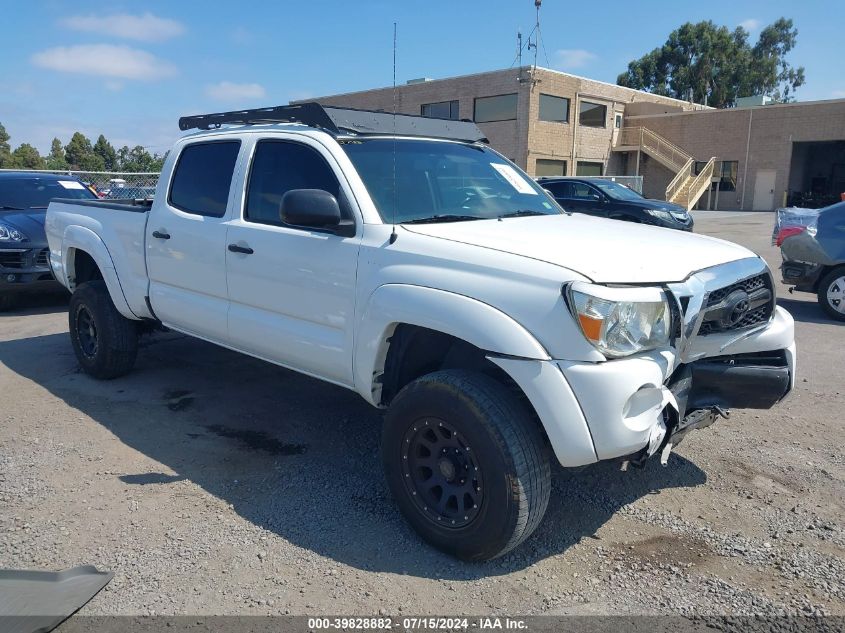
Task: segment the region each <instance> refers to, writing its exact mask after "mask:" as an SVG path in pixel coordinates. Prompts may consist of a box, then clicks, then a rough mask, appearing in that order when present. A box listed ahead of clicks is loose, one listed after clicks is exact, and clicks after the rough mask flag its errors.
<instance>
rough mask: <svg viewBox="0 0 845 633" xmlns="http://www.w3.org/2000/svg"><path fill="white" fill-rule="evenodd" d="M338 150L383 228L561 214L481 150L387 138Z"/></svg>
mask: <svg viewBox="0 0 845 633" xmlns="http://www.w3.org/2000/svg"><path fill="white" fill-rule="evenodd" d="M342 146H343V149H344V150H345V151H346V154H347V155H348V156H349V159H350V160H351V161H352V163H353V164H354V165H355V168H356V169H357V170H358V173H359V174H360V176H361V179H362V180H363V181H364V185H365V186H366V187H367V191H368V192H369V193H370V197H371V198H372V199H373V203H374V204H375V205H376V208H377V209H378V212H379V214H380V215H381V218H382V220H384V221H385V222H398V223H412V222H448V221H464V220H477V219H489V218H501V217H516V216H523V215H554V214H560V213H563V211H562V210H561V208H560V207H559V206H558V205H557V203H555V202H554V200H553V199H552V198H551V197H549V195H548V194H547V193H546V192H545V190H544V189H542V188H540V187H539V186H538V185H537V184H536V183H534V181H532V180H531V179H530V178H528V177H527V176H525V174H523V173H522V172H521V171H519V170H518V169H516V168H515V167H514V166H513V165H512V164H510V163H509V162H508V161H506V160H505V159H503V158H502V157H501V156H499V155H498V154H496V153H495V152H493V151H491V150H489V149H487V148H486V147H482V146H479V145H470V144H466V143H453V142H447V141H432V140H422V139H420V140H418V139H396V140H394V139H389V138H379V139H363V140H361V139H354V140H346V141H342Z"/></svg>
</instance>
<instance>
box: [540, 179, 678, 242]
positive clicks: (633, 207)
mask: <svg viewBox="0 0 845 633" xmlns="http://www.w3.org/2000/svg"><path fill="white" fill-rule="evenodd" d="M537 182H538V183H539V184H540V186H541V187H543V189H546V190H547V191H549V192H551V194H552V196H554V199H555V200H556V201H557V203H558V204H559V205H560V206H562V207H563V208H564V209H566V210H567V211H574V212H575V213H586V214H587V215H595V216H597V217H600V218H610V219H611V220H625V221H627V222H637V223H640V224H652V225H654V226H662V227H665V228H667V229H680V230H681V231H692V228H693V224H694V223H693V219H692V216H690V214H689V213H687V210H686V209H685V208H684V207H682V206H680V205H677V204H672V203H671V202H665V201H663V200H651V199H649V198H644V197H643V196H641V195H640V194H638V193H637V192H636V191H634V190H633V189H631V188H629V187H626V186H625V185H623V184H620V183H618V182H614V181H612V180H607V179H605V178H578V177H567V176H561V177H557V178H538V179H537Z"/></svg>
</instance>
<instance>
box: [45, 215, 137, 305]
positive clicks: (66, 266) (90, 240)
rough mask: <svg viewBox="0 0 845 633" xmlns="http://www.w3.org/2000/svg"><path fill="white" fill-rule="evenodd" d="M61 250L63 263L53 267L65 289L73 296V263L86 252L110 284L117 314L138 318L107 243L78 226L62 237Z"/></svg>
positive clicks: (108, 286) (70, 228)
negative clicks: (80, 253)
mask: <svg viewBox="0 0 845 633" xmlns="http://www.w3.org/2000/svg"><path fill="white" fill-rule="evenodd" d="M61 249H62V254H61V260H59V262H56V263H54V264H53V273H54V274H55V275H56V278H57V279H59V280H60V281H61V282H62V284H63V285H64V286H65V288H67V289H68V290H70V291H71V292H73V289H74V283H73V282H72V281H71V279H72V278H73V275H74V270H73V261H74V259H75V254H76V253H75V251H77V250H80V251H84V252H86V253H88V254H89V255H90V256H91V258H92V259H93V260H94V262H95V263H96V264H97V267H98V268H99V269H100V273H102V275H103V280H104V281H105V282H106V287H107V288H108V289H109V295H111V300H112V301H113V302H114V307H115V308H117V311H118V312H120V313H121V314H122V315H123V316H125V317H126V318H127V319H137V318H138V316H137V315H136V314H134V313H133V312H132V310H131V309H130V308H129V304H128V303H127V301H126V296H125V295H124V293H123V288H122V287H121V285H120V280H119V279H118V276H117V271H115V268H114V261H113V260H112V257H111V254H110V253H109V251H108V249H107V248H106V244H105V242H103V240H102V239H100V236H99V235H97V234H96V233H94V231H92V230H91V229H88V228H85V227H84V226H79V225H75V224H74V225H71V226H68V227H67V228H66V229H65V232H64V235H63V236H62V244H61Z"/></svg>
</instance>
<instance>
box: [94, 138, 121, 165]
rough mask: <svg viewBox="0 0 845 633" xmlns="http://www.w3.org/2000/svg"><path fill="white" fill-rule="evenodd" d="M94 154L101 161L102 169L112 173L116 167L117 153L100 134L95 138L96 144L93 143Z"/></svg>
mask: <svg viewBox="0 0 845 633" xmlns="http://www.w3.org/2000/svg"><path fill="white" fill-rule="evenodd" d="M94 153H95V154H96V155H97V156H99V157H100V158H102V159H103V167H104V168H105V169H107V170H109V171H112V170H114V169H115V167H116V166H117V152H115V150H114V147H112V144H111V143H109V142H108V141H107V140H106V137H105V136H103V135H102V134H100V136H99V137H98V138H97V142H96V143H94Z"/></svg>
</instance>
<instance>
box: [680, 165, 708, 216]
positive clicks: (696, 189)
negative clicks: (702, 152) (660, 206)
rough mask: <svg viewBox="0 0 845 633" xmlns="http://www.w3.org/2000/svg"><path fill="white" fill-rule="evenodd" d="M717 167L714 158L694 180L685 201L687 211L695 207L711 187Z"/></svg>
mask: <svg viewBox="0 0 845 633" xmlns="http://www.w3.org/2000/svg"><path fill="white" fill-rule="evenodd" d="M715 167H716V157H715V156H714V157H713V158H711V159H710V160H708V161H707V163H706V164H705V165H704V167H703V168H702V169H701V171H700V172H699V173H698V175H697V176H696V177H695V178H694V179H693V180H692V182H691V183H690V184H689V187H688V188H687V195H686V200H685V203H686V204H685V205H684V206H685V207H686V208H687V211H689V210H690V209H692V207H693V205H695V203H696V202H698V199H699V198H700V197H701V194H703V193H704V192H705V191H707V188H708V187H709V186H710V182H711V181H712V180H713V171H714V170H715Z"/></svg>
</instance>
